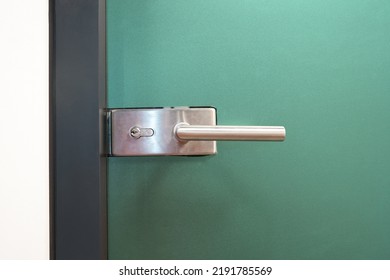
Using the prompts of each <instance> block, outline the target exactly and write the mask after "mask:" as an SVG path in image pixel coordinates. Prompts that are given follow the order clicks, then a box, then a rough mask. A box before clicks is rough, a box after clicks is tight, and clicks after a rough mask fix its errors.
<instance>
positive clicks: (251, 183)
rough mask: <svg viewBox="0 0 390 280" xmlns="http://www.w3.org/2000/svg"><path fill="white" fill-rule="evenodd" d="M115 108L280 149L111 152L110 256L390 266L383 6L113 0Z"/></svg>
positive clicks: (387, 54)
mask: <svg viewBox="0 0 390 280" xmlns="http://www.w3.org/2000/svg"><path fill="white" fill-rule="evenodd" d="M107 50H108V51H107V59H108V62H107V65H108V78H107V79H108V103H109V107H111V108H114V107H115V108H117V107H156V106H158V107H160V106H161V107H163V106H204V105H206V106H208V105H210V106H215V107H216V108H217V109H218V122H219V124H225V125H284V126H285V127H286V131H287V137H286V141H285V142H219V143H218V155H216V156H208V157H123V158H116V157H113V158H109V161H108V165H109V174H108V198H109V210H108V211H109V212H108V216H109V258H110V259H390V1H388V0H329V1H323V0H294V1H289V0H275V1H268V0H267V1H266V0H107Z"/></svg>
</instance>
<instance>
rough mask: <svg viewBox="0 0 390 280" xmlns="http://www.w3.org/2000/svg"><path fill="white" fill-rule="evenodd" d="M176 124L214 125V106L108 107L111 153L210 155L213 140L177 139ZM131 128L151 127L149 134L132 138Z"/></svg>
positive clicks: (215, 149)
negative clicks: (151, 130)
mask: <svg viewBox="0 0 390 280" xmlns="http://www.w3.org/2000/svg"><path fill="white" fill-rule="evenodd" d="M178 123H187V124H192V125H211V126H214V125H216V110H215V108H210V107H204V108H203V107H202V108H190V107H174V108H157V109H156V108H140V109H113V110H111V156H160V155H213V154H216V153H217V146H216V142H215V141H180V140H179V139H178V138H177V137H176V136H175V134H174V128H175V126H176V125H177V124H178ZM134 127H139V128H150V129H153V132H154V133H153V135H152V136H150V137H139V138H136V137H132V136H131V135H130V134H129V130H130V129H131V128H134Z"/></svg>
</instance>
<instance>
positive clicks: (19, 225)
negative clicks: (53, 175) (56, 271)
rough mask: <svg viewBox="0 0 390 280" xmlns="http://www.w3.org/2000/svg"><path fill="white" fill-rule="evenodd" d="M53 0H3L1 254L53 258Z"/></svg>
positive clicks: (0, 12)
mask: <svg viewBox="0 0 390 280" xmlns="http://www.w3.org/2000/svg"><path fill="white" fill-rule="evenodd" d="M48 28H49V23H48V0H33V1H32V0H17V1H14V0H0V102H1V109H0V110H1V117H0V148H1V155H0V259H48V258H49V153H48V146H49V144H48V143H49V141H48V135H49V133H48V131H49V130H48V123H49V117H48V109H49V108H48V104H49V103H48V69H49V67H48Z"/></svg>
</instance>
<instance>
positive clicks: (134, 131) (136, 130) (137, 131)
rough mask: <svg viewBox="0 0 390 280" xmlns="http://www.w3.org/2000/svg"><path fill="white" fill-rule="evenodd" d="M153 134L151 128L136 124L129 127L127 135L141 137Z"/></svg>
mask: <svg viewBox="0 0 390 280" xmlns="http://www.w3.org/2000/svg"><path fill="white" fill-rule="evenodd" d="M153 134H154V130H153V129H152V128H142V127H138V126H133V127H132V128H130V129H129V135H130V136H131V137H133V138H136V139H138V138H141V137H151V136H153Z"/></svg>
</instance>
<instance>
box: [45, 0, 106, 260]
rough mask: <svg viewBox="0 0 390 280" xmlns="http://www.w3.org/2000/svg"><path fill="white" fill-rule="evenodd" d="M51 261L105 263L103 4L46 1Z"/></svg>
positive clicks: (98, 0) (101, 0)
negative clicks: (83, 260)
mask: <svg viewBox="0 0 390 280" xmlns="http://www.w3.org/2000/svg"><path fill="white" fill-rule="evenodd" d="M49 22H50V23H49V26H50V27H49V29H50V31H49V33H50V40H49V41H50V48H49V49H50V53H49V56H50V59H49V60H50V67H49V68H50V77H49V81H50V85H49V88H50V90H49V92H50V99H49V102H50V105H49V106H50V109H49V110H50V258H51V259H107V199H106V187H107V186H106V184H107V183H106V155H105V149H104V146H105V145H104V134H105V133H104V131H105V125H104V124H105V122H104V119H105V108H106V105H107V104H106V27H105V25H106V3H105V0H49Z"/></svg>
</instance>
